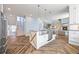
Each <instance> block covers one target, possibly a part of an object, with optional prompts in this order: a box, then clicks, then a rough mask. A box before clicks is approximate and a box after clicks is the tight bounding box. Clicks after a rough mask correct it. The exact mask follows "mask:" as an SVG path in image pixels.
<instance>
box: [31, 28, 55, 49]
mask: <svg viewBox="0 0 79 59" xmlns="http://www.w3.org/2000/svg"><path fill="white" fill-rule="evenodd" d="M55 37H56V34H55V33H54V34H53V35H52V39H51V40H49V41H48V31H47V30H40V31H32V32H31V35H30V42H31V44H32V45H33V46H34V47H35V48H36V49H39V48H40V47H42V46H44V45H45V44H47V43H49V42H51V41H52V40H54V39H55Z"/></svg>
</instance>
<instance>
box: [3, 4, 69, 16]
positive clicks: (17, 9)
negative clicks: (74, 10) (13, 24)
mask: <svg viewBox="0 0 79 59" xmlns="http://www.w3.org/2000/svg"><path fill="white" fill-rule="evenodd" d="M8 8H11V10H10V11H9V10H8ZM45 9H46V11H45ZM66 12H68V5H66V4H40V7H39V8H38V5H37V4H5V5H4V13H5V14H6V15H10V14H12V15H16V16H33V17H51V16H54V15H57V14H60V13H66Z"/></svg>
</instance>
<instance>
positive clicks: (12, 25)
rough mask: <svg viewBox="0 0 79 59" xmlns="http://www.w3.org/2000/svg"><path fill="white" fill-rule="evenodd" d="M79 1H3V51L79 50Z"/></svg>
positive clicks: (0, 31) (0, 23)
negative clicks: (65, 2) (39, 2)
mask: <svg viewBox="0 0 79 59" xmlns="http://www.w3.org/2000/svg"><path fill="white" fill-rule="evenodd" d="M78 18H79V5H73V4H70V5H69V4H0V53H1V54H79V19H78Z"/></svg>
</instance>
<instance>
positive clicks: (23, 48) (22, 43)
mask: <svg viewBox="0 0 79 59" xmlns="http://www.w3.org/2000/svg"><path fill="white" fill-rule="evenodd" d="M8 39H9V40H8V43H7V47H6V53H7V54H23V53H29V52H32V50H33V49H34V50H35V48H34V47H33V46H32V45H31V44H30V42H29V37H25V36H18V37H8ZM28 48H32V50H31V49H30V50H29V49H28Z"/></svg>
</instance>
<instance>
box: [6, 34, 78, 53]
mask: <svg viewBox="0 0 79 59" xmlns="http://www.w3.org/2000/svg"><path fill="white" fill-rule="evenodd" d="M8 39H9V41H8V44H7V50H6V53H7V54H8V53H9V54H11V53H12V54H27V53H29V54H76V53H79V47H77V46H74V45H70V44H68V38H67V37H66V36H61V35H59V36H58V37H57V38H56V39H55V40H54V41H52V42H50V43H48V44H46V45H44V46H42V47H41V48H39V49H37V50H36V49H35V48H34V47H33V46H32V45H31V44H30V42H29V37H25V36H20V37H15V38H11V37H9V38H8Z"/></svg>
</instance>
